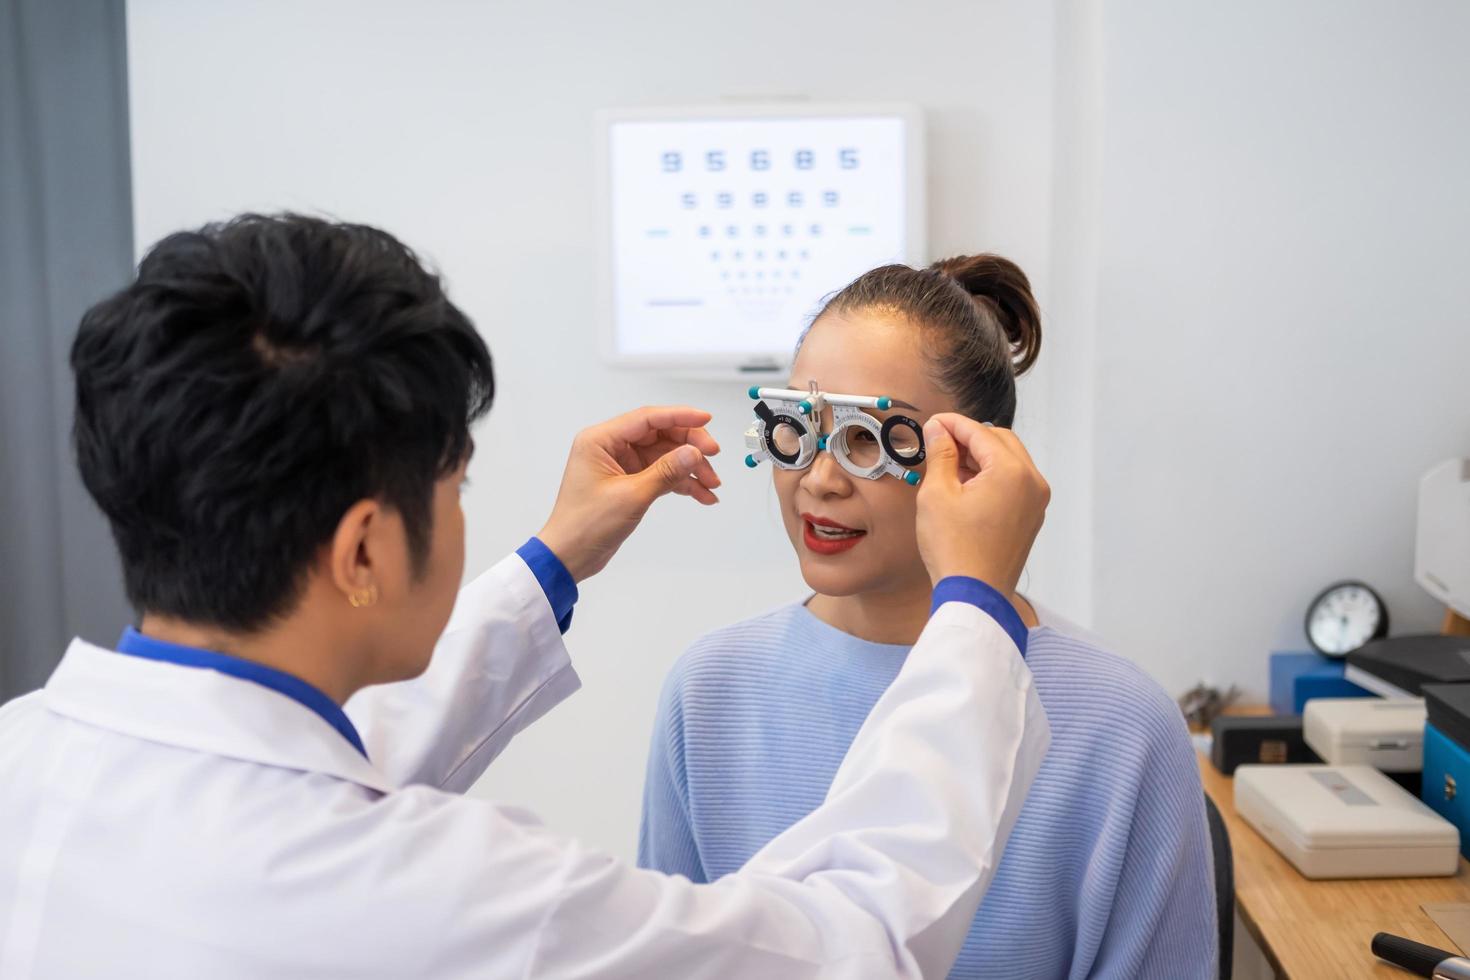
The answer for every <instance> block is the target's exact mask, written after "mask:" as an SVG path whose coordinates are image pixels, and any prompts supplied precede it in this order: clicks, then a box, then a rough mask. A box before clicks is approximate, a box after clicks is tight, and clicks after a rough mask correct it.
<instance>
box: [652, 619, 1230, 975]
mask: <svg viewBox="0 0 1470 980" xmlns="http://www.w3.org/2000/svg"><path fill="white" fill-rule="evenodd" d="M1043 619H1044V620H1045V619H1047V617H1045V616H1043ZM908 649H909V648H908V647H906V646H889V645H885V644H877V643H869V642H866V641H864V640H859V639H857V638H855V637H853V636H850V635H848V634H846V633H843V632H841V631H839V630H837V629H834V628H833V627H831V626H828V625H827V624H826V623H823V622H822V621H821V620H819V619H817V618H816V617H815V616H813V615H812V614H811V613H810V612H808V611H807V609H806V608H805V607H804V606H803V605H801V604H796V605H792V606H787V607H785V608H783V609H780V610H778V611H776V612H773V613H770V614H768V615H766V616H761V617H759V618H756V619H752V620H748V621H746V622H743V623H739V624H736V625H734V626H731V627H728V628H726V629H723V630H719V631H717V632H714V633H711V634H709V635H708V636H705V637H704V638H702V639H700V640H699V641H697V642H696V643H695V644H694V645H693V646H692V647H690V649H689V650H688V651H687V652H686V653H685V654H684V655H683V657H681V658H680V659H679V661H678V662H677V663H676V664H675V666H674V668H673V670H672V672H671V673H670V674H669V677H668V680H667V681H666V683H665V685H664V689H663V694H662V696H661V698H660V702H659V709H658V718H657V721H656V723H655V728H654V734H653V745H652V748H651V751H650V753H649V760H648V779H647V784H646V785H645V787H644V801H643V826H642V831H641V833H640V838H639V848H638V853H639V863H640V864H642V865H643V866H644V867H649V868H657V869H659V870H660V871H665V872H670V873H678V874H683V875H687V876H688V877H689V878H690V879H692V880H694V881H712V880H714V879H716V878H719V877H721V876H722V875H726V874H729V873H730V872H732V871H735V870H737V869H738V868H740V867H741V865H743V864H744V863H745V862H746V861H747V860H748V859H749V858H750V857H751V856H752V855H753V854H754V853H755V852H756V851H757V850H759V849H760V848H761V846H762V845H764V844H765V843H766V842H767V841H769V840H770V839H771V838H772V837H774V836H776V834H778V833H780V832H781V831H782V830H784V829H785V828H786V827H789V826H790V825H791V824H793V823H795V822H796V821H797V820H799V819H800V818H801V817H803V816H804V815H806V814H807V813H809V812H810V811H811V810H813V809H814V808H815V807H817V806H818V805H819V804H820V803H821V802H822V799H823V798H824V797H825V796H826V793H827V788H828V786H829V785H830V784H831V782H832V777H833V775H834V774H835V773H836V771H837V767H838V765H839V764H840V763H841V762H842V758H843V755H844V754H845V753H846V752H847V747H848V745H849V744H850V743H851V742H852V739H853V737H854V736H855V735H856V734H857V730H858V728H859V726H861V725H862V722H863V720H864V719H865V718H866V717H867V715H868V712H869V711H870V710H871V709H872V707H873V704H874V703H875V702H876V701H877V699H878V697H879V695H881V694H882V693H883V691H884V690H885V689H886V688H887V687H888V685H889V684H890V683H891V682H892V681H893V678H894V677H895V676H896V675H897V673H898V669H899V667H900V666H901V665H902V663H903V660H904V657H905V656H906V655H907V654H908ZM1026 660H1027V664H1028V665H1029V666H1030V668H1031V671H1032V674H1033V675H1034V677H1035V679H1036V689H1037V693H1038V694H1039V695H1040V697H1041V701H1042V704H1043V705H1044V706H1045V707H1046V714H1047V718H1048V720H1049V721H1050V722H1051V734H1052V742H1051V749H1050V750H1049V752H1048V753H1047V757H1046V760H1045V761H1044V762H1043V764H1042V767H1041V771H1040V773H1039V774H1038V775H1037V777H1036V781H1035V783H1034V784H1033V785H1032V789H1031V794H1030V796H1029V797H1027V800H1026V803H1025V806H1024V807H1023V808H1022V810H1021V815H1020V818H1019V820H1018V821H1017V823H1016V827H1015V830H1014V831H1013V832H1012V834H1011V838H1010V842H1009V843H1008V844H1007V846H1006V850H1005V853H1004V855H1003V856H1002V859H1001V863H1000V867H999V869H998V870H997V872H996V876H995V879H994V881H993V882H992V884H991V887H990V891H989V892H988V893H987V895H986V897H985V901H984V903H983V904H982V905H981V907H980V911H979V913H978V914H977V915H976V916H975V922H974V924H973V925H972V926H971V928H970V934H969V936H968V938H967V939H966V940H965V945H964V949H963V950H962V951H961V952H960V956H959V960H958V961H957V962H956V964H955V967H954V971H953V972H952V973H951V974H950V975H951V976H952V977H994V978H1006V980H1012V978H1021V977H1047V978H1051V977H1057V978H1060V977H1109V978H1124V977H1129V978H1132V977H1145V978H1154V977H1157V978H1166V980H1188V978H1194V977H1211V976H1214V973H1215V967H1216V961H1217V952H1216V935H1215V933H1216V922H1215V902H1214V883H1213V882H1214V879H1213V869H1212V866H1211V855H1210V842H1209V831H1208V828H1207V825H1206V823H1205V813H1204V798H1203V793H1202V791H1201V788H1200V781H1199V773H1198V770H1197V768H1196V763H1195V756H1194V751H1193V748H1192V747H1191V744H1190V741H1189V736H1188V732H1187V731H1186V729H1185V726H1184V721H1183V718H1182V717H1181V716H1180V714H1179V710H1178V708H1177V707H1176V706H1175V705H1174V703H1173V702H1172V701H1171V700H1170V699H1169V697H1168V696H1167V695H1166V694H1165V693H1164V692H1163V690H1162V689H1161V688H1160V687H1159V686H1158V684H1156V683H1155V682H1154V681H1152V680H1151V679H1150V678H1148V677H1147V676H1146V675H1145V674H1144V673H1143V672H1142V671H1141V670H1139V669H1138V668H1137V667H1136V666H1134V665H1133V664H1132V663H1130V662H1129V661H1127V660H1124V659H1122V658H1120V657H1118V656H1115V655H1113V654H1111V653H1107V652H1105V651H1103V650H1100V649H1098V648H1097V647H1096V646H1093V645H1091V644H1089V643H1087V642H1084V641H1082V640H1079V639H1076V638H1074V637H1073V636H1071V635H1068V634H1067V633H1064V632H1062V631H1061V630H1060V629H1057V628H1053V627H1051V626H1047V625H1043V626H1041V627H1038V628H1036V629H1033V630H1031V631H1030V634H1029V637H1028V642H1027V653H1026Z"/></svg>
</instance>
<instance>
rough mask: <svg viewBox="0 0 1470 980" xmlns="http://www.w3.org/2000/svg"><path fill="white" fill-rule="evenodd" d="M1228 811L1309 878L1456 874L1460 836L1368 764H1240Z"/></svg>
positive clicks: (1416, 876) (1448, 823) (1447, 822)
mask: <svg viewBox="0 0 1470 980" xmlns="http://www.w3.org/2000/svg"><path fill="white" fill-rule="evenodd" d="M1235 810H1236V812H1237V813H1239V814H1240V815H1241V817H1242V818H1244V819H1245V821H1246V822H1247V823H1249V824H1250V825H1251V826H1252V827H1254V828H1255V829H1256V830H1257V831H1258V832H1259V833H1260V835H1261V836H1262V837H1264V838H1266V840H1267V842H1268V843H1270V844H1271V846H1272V847H1274V848H1276V850H1278V851H1280V852H1281V853H1282V854H1283V855H1284V856H1285V857H1286V859H1287V860H1288V861H1290V862H1291V863H1292V864H1293V865H1295V866H1296V869H1297V870H1298V871H1300V872H1301V873H1302V874H1303V875H1305V876H1306V877H1308V878H1423V877H1438V876H1443V875H1452V874H1454V873H1455V872H1456V870H1457V869H1458V868H1459V862H1460V832H1459V831H1458V830H1457V829H1455V826H1454V824H1452V823H1450V822H1449V821H1448V820H1445V819H1444V818H1443V817H1441V816H1440V815H1439V814H1437V813H1435V812H1434V811H1433V810H1431V809H1429V807H1427V806H1425V805H1424V804H1423V803H1421V802H1420V801H1419V800H1417V799H1415V798H1414V797H1413V796H1412V795H1410V794H1409V793H1408V792H1407V791H1406V790H1404V788H1403V787H1401V786H1399V785H1398V784H1397V783H1395V782H1394V781H1393V780H1391V779H1389V778H1388V777H1387V776H1385V775H1383V773H1381V772H1379V771H1378V770H1376V769H1374V768H1372V767H1371V766H1333V765H1244V766H1241V767H1239V768H1238V769H1236V770H1235Z"/></svg>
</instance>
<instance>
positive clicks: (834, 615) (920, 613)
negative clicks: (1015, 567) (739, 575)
mask: <svg viewBox="0 0 1470 980" xmlns="http://www.w3.org/2000/svg"><path fill="white" fill-rule="evenodd" d="M932 597H933V589H932V587H931V586H930V584H929V581H928V580H927V579H925V580H922V581H919V582H916V583H912V584H910V585H908V586H905V587H901V588H898V589H892V590H885V591H872V592H859V593H857V594H856V595H845V596H831V595H822V594H821V593H817V594H816V595H813V596H812V597H811V599H809V600H808V601H807V604H806V607H807V609H808V610H809V611H810V612H811V614H812V615H813V616H815V617H817V618H818V619H820V620H821V621H822V622H824V623H826V624H827V625H828V626H831V627H834V628H836V629H839V630H841V631H842V632H844V633H847V634H849V635H851V636H855V637H857V638H858V639H860V640H867V641H868V642H869V643H896V644H901V645H904V646H912V645H913V644H914V643H915V642H916V641H917V640H918V639H919V634H920V633H922V632H923V631H924V624H925V623H927V622H929V605H930V601H931V599H932ZM1015 603H1016V611H1017V612H1018V613H1020V615H1021V620H1022V622H1024V623H1025V624H1026V626H1027V628H1031V627H1035V626H1037V625H1038V624H1039V621H1038V619H1037V617H1036V611H1035V610H1034V609H1032V608H1031V604H1030V603H1029V602H1027V601H1026V599H1025V597H1023V596H1022V595H1021V594H1020V593H1016V597H1015Z"/></svg>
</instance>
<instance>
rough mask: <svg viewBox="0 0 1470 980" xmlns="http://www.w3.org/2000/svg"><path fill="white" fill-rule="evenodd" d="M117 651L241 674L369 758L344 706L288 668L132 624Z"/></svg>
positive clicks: (165, 661) (119, 643) (133, 655)
mask: <svg viewBox="0 0 1470 980" xmlns="http://www.w3.org/2000/svg"><path fill="white" fill-rule="evenodd" d="M117 652H118V653H125V654H127V655H129V656H132V657H142V658H144V659H145V660H160V661H163V662H164V663H169V664H178V665H179V666H181V667H199V668H202V669H204V670H217V671H219V672H220V673H221V674H229V675H230V676H231V677H238V678H240V679H242V680H247V681H251V682H253V683H255V684H259V685H261V686H262V687H268V688H270V689H271V690H272V691H275V692H276V693H278V694H284V695H285V696H286V697H288V698H290V699H291V700H292V701H295V702H297V703H298V704H302V705H305V706H306V707H307V708H310V709H311V710H312V711H314V712H316V713H317V714H318V715H320V716H321V718H322V720H323V721H325V722H326V723H327V724H328V725H331V726H332V727H333V728H335V729H336V730H337V731H338V732H339V733H340V734H341V735H342V737H343V738H345V739H347V741H349V742H351V743H352V747H353V748H355V749H357V751H359V752H361V753H362V757H363V758H364V759H366V758H367V749H365V748H363V745H362V739H361V738H360V737H359V736H358V734H357V729H356V728H354V727H353V725H352V721H351V719H349V718H348V717H347V713H346V712H345V711H343V710H342V708H341V706H340V705H338V704H337V702H335V701H333V700H332V699H331V698H329V697H327V696H326V694H324V693H323V692H322V691H321V690H320V689H318V688H315V687H312V686H311V685H310V684H308V683H306V681H304V680H302V679H301V678H299V677H293V676H291V675H290V674H288V673H286V672H285V671H280V670H276V669H275V668H274V667H267V666H266V665H265V664H258V663H255V662H254V661H253V660H244V659H241V658H240V657H232V656H230V655H229V654H227V653H216V652H214V651H213V650H200V649H199V648H197V647H187V646H183V645H182V644H178V643H169V642H167V641H164V640H158V639H154V638H153V637H151V636H144V635H143V634H142V633H139V632H138V631H137V630H135V629H133V628H132V627H131V626H129V627H128V628H127V629H125V630H123V635H122V638H121V639H119V640H118V641H117Z"/></svg>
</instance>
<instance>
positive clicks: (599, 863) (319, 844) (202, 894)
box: [0, 556, 1048, 980]
mask: <svg viewBox="0 0 1470 980" xmlns="http://www.w3.org/2000/svg"><path fill="white" fill-rule="evenodd" d="M583 628H587V627H586V626H584V627H583ZM578 683H579V682H578V680H577V677H576V674H575V673H574V672H573V670H572V666H571V662H570V660H569V658H568V656H567V652H566V649H565V648H564V647H563V645H562V639H561V635H560V633H559V632H558V630H557V625H556V622H555V620H554V618H553V615H552V612H551V608H550V605H549V604H548V602H547V600H546V597H545V595H544V594H543V593H542V591H541V589H540V587H539V585H538V584H537V582H536V579H535V577H534V576H533V575H532V574H531V572H530V570H529V569H528V568H527V567H526V565H525V564H524V562H522V561H521V559H520V558H518V557H516V556H511V557H509V558H507V559H505V560H504V561H502V562H501V563H500V564H498V565H496V566H495V567H494V568H493V569H491V570H490V571H489V572H487V573H486V574H485V575H483V576H481V577H480V578H479V579H477V580H476V581H475V582H473V583H471V584H470V585H469V586H468V587H467V588H466V589H465V590H464V592H463V593H462V594H461V595H460V598H459V602H458V604H457V605H456V607H455V612H454V616H453V618H452V619H451V622H450V626H449V629H448V630H447V631H446V632H445V634H444V637H443V639H442V640H441V641H440V644H439V647H438V649H437V650H436V652H435V655H434V660H433V664H432V666H431V667H430V668H429V670H428V672H427V673H425V674H424V676H423V677H421V678H418V679H416V680H414V681H410V682H406V683H402V684H392V685H384V686H382V687H377V688H370V689H368V690H365V691H362V692H361V693H359V694H358V695H357V696H355V697H354V698H353V699H352V700H351V701H349V702H348V704H347V710H348V714H349V716H350V717H351V718H352V719H353V721H354V722H355V724H357V725H358V726H359V729H360V732H361V734H362V736H363V740H364V742H365V743H366V746H367V750H368V754H369V756H370V758H371V760H372V761H371V763H370V762H368V761H367V760H365V759H364V758H363V757H362V756H361V755H359V754H358V753H357V752H356V751H355V750H354V749H353V748H352V746H351V745H350V744H349V743H348V742H347V740H346V739H345V738H343V737H342V735H340V734H339V733H338V732H337V731H335V730H334V729H333V728H331V727H330V726H329V725H328V724H327V722H326V721H324V720H323V719H322V718H321V717H320V716H318V715H317V714H315V713H313V712H312V711H311V710H309V709H308V708H306V707H304V706H302V705H301V704H299V703H297V702H296V701H294V700H292V699H290V698H287V697H285V696H283V695H281V694H278V693H277V692H275V691H273V690H271V689H268V688H265V687H262V686H259V685H256V684H254V683H251V682H250V681H246V680H241V679H238V678H235V677H232V676H228V675H225V674H220V673H217V672H214V671H210V670H202V669H198V668H191V667H184V666H178V665H174V664H169V663H162V662H157V661H151V660H146V659H142V658H138V657H132V656H124V655H119V654H117V653H115V652H113V651H109V650H105V649H101V648H98V647H95V646H92V645H90V644H88V643H84V642H82V641H80V640H78V641H74V642H73V643H72V645H71V647H70V648H69V649H68V650H67V652H66V656H65V658H64V659H63V660H62V662H61V664H60V666H59V667H58V668H57V670H56V673H55V674H54V675H53V676H52V678H51V680H50V681H49V682H48V684H47V685H46V687H45V688H44V689H43V690H42V691H38V692H35V693H34V694H31V695H27V696H25V697H22V698H19V699H17V700H15V701H12V702H10V703H9V704H7V705H5V706H3V707H0V980H14V978H20V977H25V978H32V977H44V978H66V980H75V978H82V977H138V978H143V977H147V978H181V980H182V978H188V980H202V978H209V980H229V978H246V977H249V978H256V977H293V978H294V977H322V978H326V977H383V978H395V980H401V978H409V977H529V976H538V977H540V976H545V977H654V978H662V977H671V978H686V977H710V978H729V977H756V978H762V980H764V978H786V977H791V978H797V977H802V978H805V977H818V976H820V977H863V978H867V977H881V976H904V977H910V976H920V975H923V976H935V975H942V974H943V973H945V972H946V971H947V969H948V968H949V966H950V965H951V963H952V962H953V959H954V957H955V955H956V954H957V952H958V950H959V947H960V943H961V942H962V940H963V939H964V936H965V933H966V931H967V929H968V927H969V924H970V920H971V918H972V917H973V915H974V912H975V909H976V907H977V906H978V903H979V901H980V898H981V895H982V894H983V892H984V890H985V888H986V886H987V884H988V883H989V881H990V879H991V877H992V875H993V874H994V872H995V869H996V865H997V864H998V863H999V861H1000V856H1001V848H1002V846H1003V843H1004V841H1005V838H1006V835H1007V834H1008V833H1009V832H1010V829H1011V827H1012V825H1013V823H1014V821H1015V819H1016V816H1017V813H1018V811H1019V810H1020V807H1021V803H1022V800H1023V798H1024V796H1025V793H1026V791H1027V789H1028V787H1029V785H1030V782H1031V779H1032V778H1033V777H1034V775H1035V773H1036V770H1037V768H1038V767H1039V766H1040V764H1041V758H1042V755H1043V754H1044V752H1045V750H1046V745H1047V742H1048V730H1047V725H1046V719H1045V715H1044V714H1043V712H1042V708H1041V704H1040V702H1039V700H1038V699H1037V697H1036V693H1035V691H1034V689H1033V686H1032V682H1031V676H1030V673H1029V671H1028V670H1027V669H1026V667H1025V664H1024V662H1023V660H1022V659H1021V658H1020V656H1018V652H1017V650H1016V647H1015V646H1014V644H1013V643H1012V641H1011V640H1010V639H1009V638H1008V637H1007V635H1006V633H1005V632H1004V631H1003V630H1002V629H1001V628H1000V627H999V626H998V625H997V624H996V622H995V621H994V620H993V619H991V618H990V617H989V616H988V615H986V614H985V613H983V612H981V611H980V610H979V609H977V608H975V607H974V606H969V605H965V604H961V603H949V604H946V605H945V606H943V607H942V608H941V609H940V610H939V611H938V613H937V614H936V615H935V617H934V619H933V620H932V621H931V622H930V624H929V626H928V628H927V629H926V630H925V631H924V635H923V637H922V638H921V639H920V640H919V642H918V644H917V645H916V646H915V647H914V649H913V652H912V653H911V654H910V656H909V659H908V663H907V664H906V666H905V667H904V668H903V670H902V671H901V672H900V674H899V677H898V679H897V680H896V681H895V682H894V684H893V686H892V688H891V689H890V690H889V691H888V693H887V694H885V695H884V696H883V698H882V699H880V700H879V702H878V704H877V706H876V707H875V708H874V709H873V713H872V716H871V717H870V718H869V719H868V722H867V723H866V724H865V725H864V727H863V729H862V731H861V732H860V733H859V735H858V737H857V739H856V740H855V741H854V742H853V744H852V747H851V749H850V750H849V753H848V756H847V760H846V761H845V762H844V763H843V765H842V767H841V769H840V770H839V771H838V773H837V776H836V779H835V780H834V781H833V784H832V788H831V790H830V792H829V794H828V799H827V802H826V804H824V805H823V806H822V807H821V808H820V809H818V810H817V811H816V812H814V813H812V814H811V815H810V816H809V817H807V818H806V819H805V820H803V821H801V822H800V823H798V824H797V825H796V826H794V827H792V828H791V829H790V830H788V831H787V832H786V833H784V834H782V835H781V836H779V837H777V838H776V839H775V840H773V841H771V843H770V844H769V845H767V846H766V847H765V849H764V850H762V851H761V852H760V853H759V854H757V855H756V856H755V857H754V858H753V859H752V860H751V862H750V864H749V865H747V866H746V868H745V869H744V870H742V871H741V872H739V873H738V874H733V875H729V876H727V877H725V878H723V879H721V880H720V881H718V882H715V883H713V884H708V885H694V884H691V883H690V882H689V881H688V880H687V879H684V878H680V877H667V876H664V875H661V874H657V873H655V872H651V871H643V870H639V869H637V868H634V867H631V866H629V865H627V864H624V863H622V862H620V861H617V860H614V859H613V858H611V857H608V856H606V855H603V854H599V853H597V852H596V851H593V850H591V849H590V848H587V847H584V846H582V845H581V844H579V843H577V842H576V841H575V840H572V839H570V838H567V837H564V836H562V835H559V834H557V833H555V832H554V831H551V830H548V829H546V828H545V827H543V826H542V825H540V824H539V823H538V822H537V821H536V819H535V818H534V817H533V816H532V815H531V814H529V813H527V812H525V811H523V810H519V809H515V808H512V807H507V806H499V805H496V804H494V803H491V802H489V801H486V800H480V799H474V798H469V797H465V796H462V795H459V794H460V791H462V790H464V789H465V788H466V787H467V786H469V785H470V784H471V783H472V782H473V781H474V780H475V779H476V778H477V777H478V776H479V775H480V773H481V772H482V771H483V770H484V769H485V767H486V765H488V764H489V762H490V761H491V759H493V758H494V757H495V755H496V754H497V753H498V752H499V751H500V750H501V749H502V748H503V747H504V746H505V744H506V742H507V741H508V740H509V739H510V737H511V736H512V735H513V734H514V733H515V732H517V731H519V730H520V729H522V728H524V727H525V726H526V725H528V724H530V723H531V722H532V721H533V720H535V719H536V718H537V717H539V716H540V715H541V714H543V713H544V712H546V711H547V710H548V709H549V708H550V707H551V706H552V705H554V704H555V703H556V702H558V701H560V700H561V699H562V698H564V697H566V696H567V695H568V694H570V693H571V692H572V691H574V690H575V689H576V688H577V686H578ZM589 737H591V736H589Z"/></svg>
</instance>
